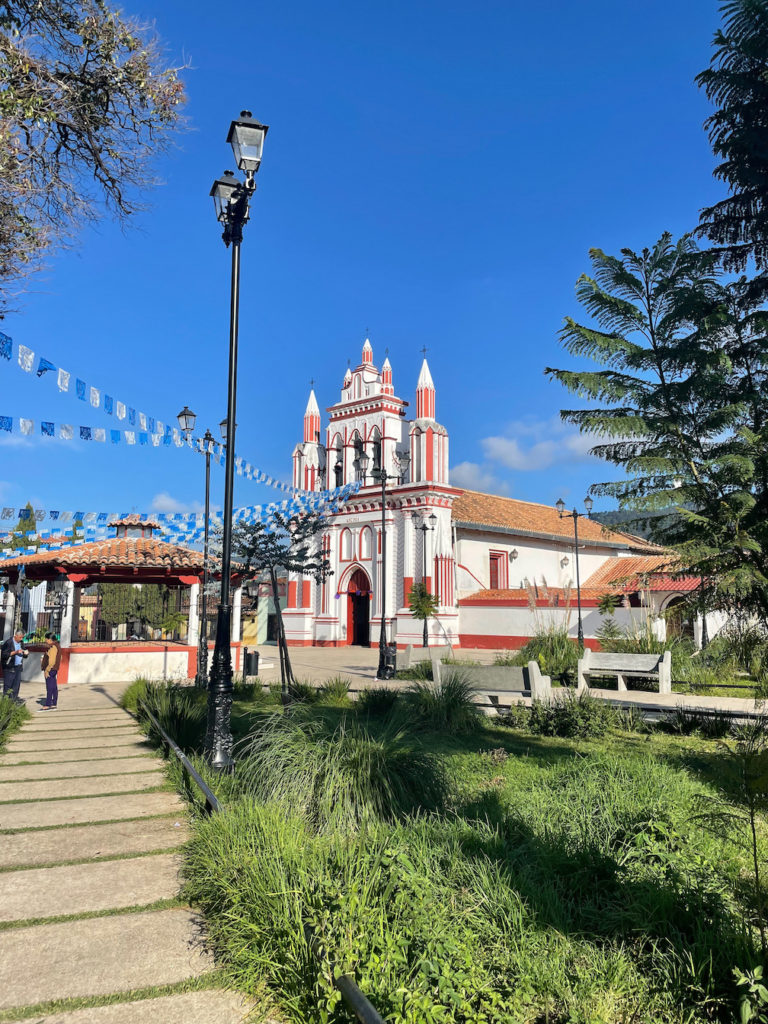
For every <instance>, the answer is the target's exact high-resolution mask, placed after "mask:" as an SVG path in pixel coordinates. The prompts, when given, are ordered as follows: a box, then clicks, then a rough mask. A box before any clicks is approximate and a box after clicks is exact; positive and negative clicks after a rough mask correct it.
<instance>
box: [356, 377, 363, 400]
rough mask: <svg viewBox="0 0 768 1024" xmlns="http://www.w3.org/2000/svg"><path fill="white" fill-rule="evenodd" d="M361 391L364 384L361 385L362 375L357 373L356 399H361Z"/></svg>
mask: <svg viewBox="0 0 768 1024" xmlns="http://www.w3.org/2000/svg"><path fill="white" fill-rule="evenodd" d="M361 389H362V384H361V381H360V374H359V373H356V374H355V398H359V397H360V392H361Z"/></svg>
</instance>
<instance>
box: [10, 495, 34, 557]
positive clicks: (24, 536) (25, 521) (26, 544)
mask: <svg viewBox="0 0 768 1024" xmlns="http://www.w3.org/2000/svg"><path fill="white" fill-rule="evenodd" d="M36 533H37V518H36V516H35V510H34V509H33V507H32V502H31V501H28V502H27V504H26V505H25V506H24V516H23V517H22V516H19V520H18V522H17V523H16V525H15V526H14V528H13V530H12V531H11V533H10V536H9V537H8V539H7V540H4V541H3V543H2V550H3V551H19V550H20V549H21V548H30V547H33V548H39V547H40V544H41V541H40V539H39V538H38V537H37V536H36Z"/></svg>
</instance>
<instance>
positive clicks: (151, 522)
mask: <svg viewBox="0 0 768 1024" xmlns="http://www.w3.org/2000/svg"><path fill="white" fill-rule="evenodd" d="M107 525H108V526H151V527H152V529H153V530H161V529H162V524H161V523H159V522H158V521H157V520H156V519H152V518H151V517H150V518H148V519H145V518H143V517H142V514H141V513H140V512H131V513H130V515H127V516H121V517H120V519H110V521H109V523H108V524H107Z"/></svg>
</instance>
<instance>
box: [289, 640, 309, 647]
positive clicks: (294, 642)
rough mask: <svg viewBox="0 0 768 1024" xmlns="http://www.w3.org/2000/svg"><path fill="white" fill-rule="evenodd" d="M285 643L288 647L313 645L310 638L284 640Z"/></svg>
mask: <svg viewBox="0 0 768 1024" xmlns="http://www.w3.org/2000/svg"><path fill="white" fill-rule="evenodd" d="M285 642H286V644H287V645H288V646H289V647H313V646H314V644H313V643H312V641H311V640H286V641H285Z"/></svg>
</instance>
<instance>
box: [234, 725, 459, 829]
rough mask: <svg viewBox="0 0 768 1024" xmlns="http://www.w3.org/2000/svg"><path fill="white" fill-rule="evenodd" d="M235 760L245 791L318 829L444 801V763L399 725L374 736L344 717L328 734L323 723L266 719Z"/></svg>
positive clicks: (430, 807) (431, 806)
mask: <svg viewBox="0 0 768 1024" xmlns="http://www.w3.org/2000/svg"><path fill="white" fill-rule="evenodd" d="M238 759H239V769H238V778H239V780H240V784H241V786H242V788H243V790H244V792H245V793H247V794H249V795H251V796H252V797H254V798H255V799H257V800H260V801H262V802H264V803H273V802H275V803H279V804H281V805H282V806H284V807H285V808H286V809H288V810H289V811H290V812H291V813H294V814H298V815H300V816H301V817H302V818H303V819H305V820H306V821H307V822H309V823H311V825H312V826H313V827H316V828H319V829H327V828H330V827H343V828H349V827H353V828H354V827H357V826H358V825H359V824H360V822H362V821H363V820H364V819H365V818H367V817H370V816H373V817H376V818H380V819H385V820H390V819H394V818H396V817H398V816H401V815H403V814H408V813H412V812H416V811H420V810H422V809H427V810H433V809H438V808H440V807H441V806H442V805H443V803H444V799H445V792H446V782H445V777H444V773H443V769H442V766H441V763H440V761H439V760H438V759H437V758H436V757H434V756H433V755H432V754H429V753H427V752H426V751H422V750H419V749H414V748H412V747H411V746H410V745H409V743H408V735H407V732H406V731H405V730H404V729H402V728H398V727H397V726H396V725H395V724H394V723H390V725H389V726H388V727H384V728H382V729H379V730H378V731H377V733H376V735H373V734H372V733H371V732H369V730H367V729H366V728H365V727H364V725H363V724H362V723H361V722H360V721H359V720H356V719H348V718H346V717H345V718H343V719H342V720H341V722H340V723H339V724H338V725H336V727H335V728H331V727H329V726H328V725H327V724H326V723H325V722H324V721H323V720H322V719H306V718H301V717H296V716H293V715H291V716H284V715H280V714H275V715H268V716H266V717H265V718H264V720H263V721H261V722H259V723H257V725H256V727H255V729H254V731H253V732H252V733H251V735H249V736H248V737H247V738H246V739H245V740H244V741H243V742H242V743H241V744H240V745H239V749H238Z"/></svg>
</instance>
